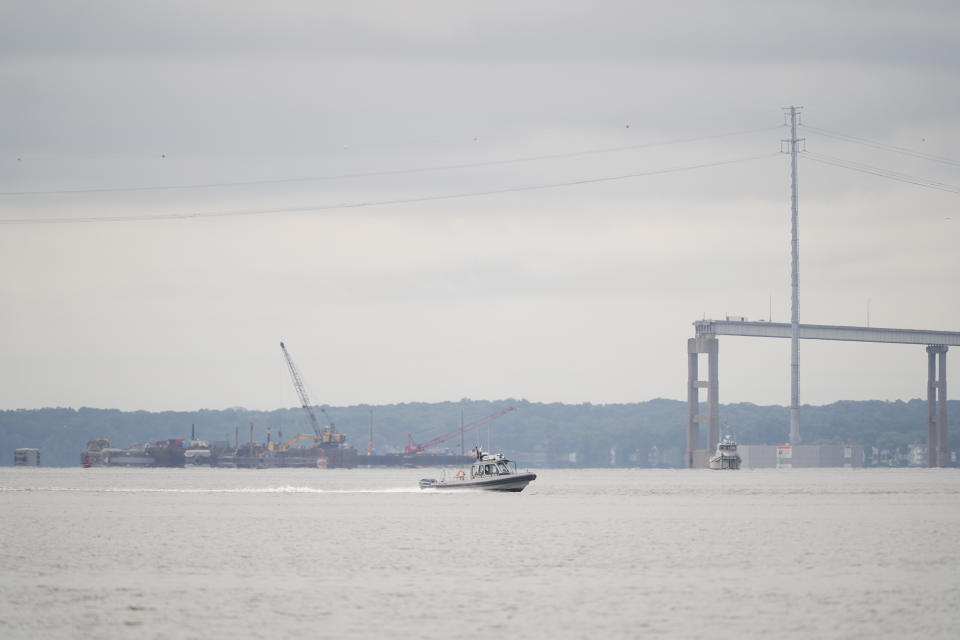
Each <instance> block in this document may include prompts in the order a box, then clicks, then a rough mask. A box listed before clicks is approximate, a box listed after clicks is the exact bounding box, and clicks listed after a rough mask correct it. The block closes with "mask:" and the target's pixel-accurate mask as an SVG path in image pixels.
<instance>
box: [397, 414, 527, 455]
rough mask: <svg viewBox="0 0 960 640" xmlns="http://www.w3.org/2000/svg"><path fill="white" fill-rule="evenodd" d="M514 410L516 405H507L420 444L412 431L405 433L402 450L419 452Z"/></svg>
mask: <svg viewBox="0 0 960 640" xmlns="http://www.w3.org/2000/svg"><path fill="white" fill-rule="evenodd" d="M516 410H517V408H516V407H507V408H506V409H502V410H500V411H497V412H496V413H491V414H490V415H489V416H487V417H485V418H480V419H479V420H474V421H473V422H471V423H470V424H467V425H464V426H462V427H460V428H458V429H454V430H453V431H451V432H449V433H445V434H443V435H442V436H437V437H436V438H434V439H433V440H428V441H427V442H424V443H422V444H417V443H416V442H414V440H413V434H412V433H408V434H407V443H408V444H407V446H405V447H404V448H403V450H404V452H406V453H419V452H421V451H423V450H424V449H429V448H430V447H432V446H433V445H435V444H439V443H441V442H443V441H444V440H449V439H450V438H452V437H454V436H455V435H457V434H459V433H461V432H462V433H466V432H467V431H470V430H471V429H476V428H477V427H479V426H481V425H485V424H487V423H488V422H492V421H493V420H496V419H497V418H499V417H500V416H503V415H506V414H508V413H510V412H511V411H516Z"/></svg>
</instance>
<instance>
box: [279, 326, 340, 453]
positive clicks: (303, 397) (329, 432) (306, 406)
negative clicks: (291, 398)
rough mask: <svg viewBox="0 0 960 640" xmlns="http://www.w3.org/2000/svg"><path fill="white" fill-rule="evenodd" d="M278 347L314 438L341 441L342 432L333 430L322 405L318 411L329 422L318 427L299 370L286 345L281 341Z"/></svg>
mask: <svg viewBox="0 0 960 640" xmlns="http://www.w3.org/2000/svg"><path fill="white" fill-rule="evenodd" d="M280 349H281V350H282V351H283V357H284V358H286V360H287V366H288V367H289V368H290V377H291V378H293V387H294V388H295V389H296V390H297V396H299V398H300V405H301V406H302V407H303V410H304V411H306V412H307V415H308V416H309V417H310V425H311V426H312V427H313V432H314V434H316V436H315V438H314V440H315V441H323V442H342V441H343V440H345V438H346V437H345V436H344V435H343V434H339V433H334V432H333V421H332V420H330V416H328V415H327V411H326V409H324V408H323V407H320V411H322V412H323V415H324V417H325V418H326V419H327V420H328V421H329V424H328V425H327V426H326V427H325V428H324V429H322V430H321V429H320V422H319V421H318V420H317V415H316V414H315V413H314V412H313V405H312V404H311V403H310V398H309V397H307V389H306V387H304V385H303V379H302V378H301V377H300V372H299V371H298V370H297V366H296V365H295V364H293V358H291V357H290V353H289V352H288V351H287V347H286V346H285V345H284V344H283V343H282V342H281V343H280Z"/></svg>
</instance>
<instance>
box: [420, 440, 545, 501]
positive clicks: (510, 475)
mask: <svg viewBox="0 0 960 640" xmlns="http://www.w3.org/2000/svg"><path fill="white" fill-rule="evenodd" d="M476 456H477V458H476V460H474V461H473V465H472V466H471V467H470V475H467V473H466V472H465V471H464V470H463V469H461V470H460V471H457V473H456V475H455V476H454V477H453V478H450V479H448V478H447V477H446V473H444V476H443V477H442V478H440V479H439V480H435V479H434V478H424V479H423V480H421V481H420V488H421V489H481V490H484V491H513V492H517V491H523V490H524V489H525V488H526V486H527V485H528V484H530V483H531V482H533V481H534V480H536V479H537V474H535V473H531V472H530V471H521V472H519V473H518V472H517V465H516V464H515V463H514V462H513V461H512V460H507V459H506V458H505V457H504V456H503V454H502V453H498V454H496V455H494V454H490V453H484V452H482V451H480V449H477V450H476Z"/></svg>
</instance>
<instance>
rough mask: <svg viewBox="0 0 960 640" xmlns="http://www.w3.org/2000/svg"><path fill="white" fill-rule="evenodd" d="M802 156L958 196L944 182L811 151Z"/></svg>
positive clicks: (953, 187) (956, 189)
mask: <svg viewBox="0 0 960 640" xmlns="http://www.w3.org/2000/svg"><path fill="white" fill-rule="evenodd" d="M804 156H805V157H807V158H809V159H810V160H813V161H814V162H819V163H820V164H828V165H831V166H834V167H841V168H843V169H850V170H851V171H859V172H860V173H868V174H870V175H874V176H879V177H881V178H887V179H888V180H895V181H897V182H905V183H907V184H913V185H916V186H918V187H924V188H926V189H936V190H938V191H946V192H947V193H956V194H960V187H957V186H955V185H952V184H947V183H945V182H938V181H936V180H930V179H929V178H920V177H917V176H911V175H908V174H906V173H900V172H899V171H891V170H890V169H883V168H881V167H874V166H871V165H868V164H864V163H862V162H856V161H853V160H845V159H843V158H837V157H836V156H828V155H823V154H819V153H814V152H812V151H807V152H805V153H804Z"/></svg>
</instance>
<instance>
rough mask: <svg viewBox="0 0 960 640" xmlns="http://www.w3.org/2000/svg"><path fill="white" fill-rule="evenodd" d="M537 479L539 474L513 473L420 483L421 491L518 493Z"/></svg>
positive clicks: (427, 479) (424, 480) (430, 479)
mask: <svg viewBox="0 0 960 640" xmlns="http://www.w3.org/2000/svg"><path fill="white" fill-rule="evenodd" d="M536 479H537V474H535V473H530V472H525V473H511V474H510V475H508V476H502V477H495V478H491V479H489V480H488V479H484V480H434V479H433V478H424V479H423V480H421V481H420V488H421V489H437V490H444V491H447V490H450V491H454V490H457V489H461V490H464V489H466V490H472V491H509V492H512V493H518V492H520V491H523V490H524V489H526V488H527V485H528V484H530V483H531V482H533V481H534V480H536Z"/></svg>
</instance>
